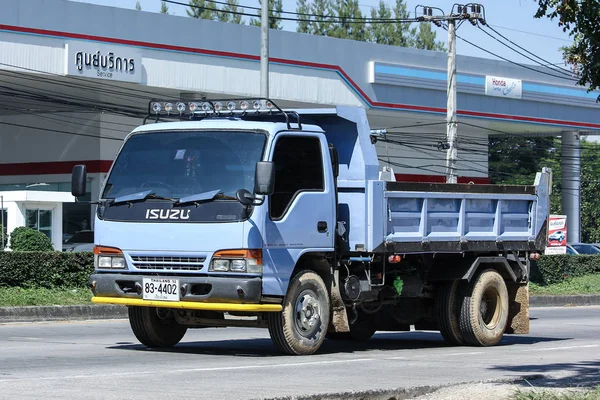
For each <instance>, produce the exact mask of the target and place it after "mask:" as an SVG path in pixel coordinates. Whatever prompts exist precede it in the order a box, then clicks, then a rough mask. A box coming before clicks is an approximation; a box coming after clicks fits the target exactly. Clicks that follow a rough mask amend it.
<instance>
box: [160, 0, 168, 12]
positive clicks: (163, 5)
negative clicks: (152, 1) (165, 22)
mask: <svg viewBox="0 0 600 400" xmlns="http://www.w3.org/2000/svg"><path fill="white" fill-rule="evenodd" d="M160 13H161V14H168V13H169V7H168V6H167V3H166V2H164V1H161V2H160Z"/></svg>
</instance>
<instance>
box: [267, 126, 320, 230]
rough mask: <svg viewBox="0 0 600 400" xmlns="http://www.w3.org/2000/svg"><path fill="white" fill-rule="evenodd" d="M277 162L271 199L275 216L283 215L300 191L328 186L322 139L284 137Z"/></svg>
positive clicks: (273, 216)
mask: <svg viewBox="0 0 600 400" xmlns="http://www.w3.org/2000/svg"><path fill="white" fill-rule="evenodd" d="M273 163H274V164H275V191H274V192H273V194H272V195H271V198H270V200H269V210H270V215H271V219H273V220H276V219H280V218H281V217H283V215H284V214H285V212H286V210H287V208H288V207H289V205H290V204H291V203H292V201H293V200H294V198H295V197H296V196H297V195H298V193H300V192H305V191H323V190H324V189H325V186H324V181H323V179H324V178H323V157H322V154H321V143H320V141H319V139H318V138H315V137H301V136H282V137H281V138H279V140H277V143H276V144H275V150H274V153H273Z"/></svg>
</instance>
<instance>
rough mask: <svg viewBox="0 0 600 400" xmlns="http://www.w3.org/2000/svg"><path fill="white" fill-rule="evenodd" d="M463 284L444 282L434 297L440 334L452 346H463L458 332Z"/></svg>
mask: <svg viewBox="0 0 600 400" xmlns="http://www.w3.org/2000/svg"><path fill="white" fill-rule="evenodd" d="M463 292H464V282H463V281H451V282H444V283H443V284H442V285H441V286H440V287H439V288H438V291H437V295H436V299H435V300H436V301H435V303H436V304H435V305H436V316H437V321H438V325H439V328H440V333H441V334H442V337H443V338H444V340H445V341H446V343H448V344H451V345H453V346H460V345H463V344H464V340H463V337H462V333H461V331H460V321H459V316H460V300H461V299H462V297H463Z"/></svg>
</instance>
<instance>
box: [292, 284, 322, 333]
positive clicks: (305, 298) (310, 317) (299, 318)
mask: <svg viewBox="0 0 600 400" xmlns="http://www.w3.org/2000/svg"><path fill="white" fill-rule="evenodd" d="M294 311H295V318H294V323H295V326H296V330H297V331H298V333H300V334H301V335H302V336H304V337H309V336H312V335H313V333H314V332H315V331H316V330H317V329H318V328H319V325H320V324H319V321H320V319H321V304H320V303H319V300H318V298H317V294H316V293H315V292H314V291H312V290H310V289H307V290H303V291H302V292H301V293H300V294H299V295H298V297H297V298H296V305H295V307H294Z"/></svg>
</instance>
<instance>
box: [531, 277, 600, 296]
mask: <svg viewBox="0 0 600 400" xmlns="http://www.w3.org/2000/svg"><path fill="white" fill-rule="evenodd" d="M529 294H531V295H532V296H540V295H541V296H558V295H573V294H600V274H593V275H583V276H577V277H574V278H566V279H565V280H564V281H562V282H557V283H552V284H550V285H540V284H538V283H535V282H531V283H530V284H529Z"/></svg>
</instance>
